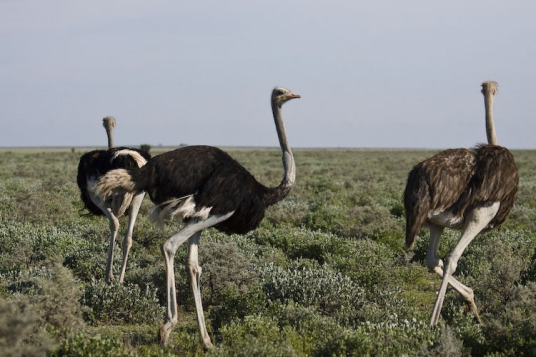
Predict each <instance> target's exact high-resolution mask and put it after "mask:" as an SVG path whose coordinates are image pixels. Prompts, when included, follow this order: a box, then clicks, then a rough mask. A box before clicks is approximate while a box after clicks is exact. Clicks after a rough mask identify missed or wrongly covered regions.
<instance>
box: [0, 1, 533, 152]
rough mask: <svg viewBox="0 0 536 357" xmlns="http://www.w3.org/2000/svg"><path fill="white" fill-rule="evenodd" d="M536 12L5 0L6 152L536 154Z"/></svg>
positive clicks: (0, 30) (455, 4)
mask: <svg viewBox="0 0 536 357" xmlns="http://www.w3.org/2000/svg"><path fill="white" fill-rule="evenodd" d="M535 19H536V1H533V0H513V1H504V0H471V1H467V0H450V1H443V2H437V1H429V0H420V1H417V0H407V1H400V0H377V1H356V0H340V1H338V0H334V1H312V0H287V1H280V0H271V1H258V0H247V1H246V0H238V1H233V0H230V1H212V0H207V1H182V0H179V1H177V0H169V1H168V0H153V1H142V0H128V1H126V0H117V1H110V0H107V1H102V0H94V1H80V0H63V1H60V0H48V1H41V0H0V125H1V126H0V146H2V147H6V146H7V147H10V146H67V147H76V146H102V147H104V146H106V144H107V141H106V134H105V131H104V129H103V127H102V118H103V117H105V116H109V115H111V116H114V117H115V118H116V119H117V127H116V129H115V144H116V145H118V146H119V145H130V146H138V145H140V144H149V145H152V146H157V145H165V146H176V145H180V144H188V145H193V144H207V145H214V146H278V141H277V135H276V131H275V128H274V123H273V119H272V112H271V109H270V93H271V90H272V88H274V87H275V86H283V87H285V88H288V89H290V90H292V91H293V92H295V93H297V94H300V95H301V96H302V98H301V99H297V100H292V101H290V102H288V103H286V104H285V105H284V107H283V116H284V119H285V125H286V129H287V134H288V137H289V142H290V144H291V146H292V147H296V148H300V147H343V148H346V147H348V148H354V147H356V148H449V147H472V146H474V145H475V144H477V143H482V142H486V133H485V126H484V100H483V96H482V94H481V92H480V89H481V83H482V82H483V81H486V80H494V81H497V82H498V83H499V93H498V94H497V97H496V100H495V107H494V115H495V125H496V129H497V137H498V141H499V144H500V145H503V146H506V147H509V148H517V149H531V148H532V149H533V148H536V140H534V133H536V100H535V98H534V93H533V92H532V89H533V88H532V86H533V85H534V84H536V21H535Z"/></svg>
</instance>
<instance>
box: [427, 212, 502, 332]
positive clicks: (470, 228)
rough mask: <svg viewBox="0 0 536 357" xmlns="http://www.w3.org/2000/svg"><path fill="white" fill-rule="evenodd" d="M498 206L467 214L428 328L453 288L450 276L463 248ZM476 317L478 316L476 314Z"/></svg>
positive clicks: (448, 259) (490, 218) (432, 323)
mask: <svg viewBox="0 0 536 357" xmlns="http://www.w3.org/2000/svg"><path fill="white" fill-rule="evenodd" d="M499 206H500V203H499V202H495V203H493V204H490V205H488V206H484V207H479V208H475V209H473V210H472V211H471V212H469V213H468V215H467V219H466V220H467V223H466V225H465V228H464V230H463V233H462V236H461V238H460V241H459V242H458V244H457V245H456V247H454V249H453V250H452V252H451V253H450V255H449V257H448V258H447V265H446V267H445V270H444V271H443V280H441V286H440V288H439V293H438V295H437V299H436V302H435V306H434V310H433V311H432V316H431V317H430V326H435V325H436V324H437V321H438V320H439V313H440V312H441V308H442V306H443V301H444V299H445V293H446V291H447V285H448V284H449V283H451V285H452V286H454V284H452V282H453V281H454V280H455V279H454V278H453V277H452V274H453V273H454V271H455V270H456V266H457V264H458V259H459V258H460V257H461V255H462V254H463V252H464V250H465V248H467V246H468V245H469V243H471V241H472V240H473V239H474V238H475V237H476V235H477V234H478V233H480V232H481V231H482V230H483V229H484V228H485V227H486V226H487V225H488V223H489V222H490V221H491V220H492V219H493V217H495V215H496V214H497V211H498V210H499ZM453 279H454V280H453ZM455 284H456V285H462V286H464V285H463V284H461V283H459V282H457V281H456V283H455ZM458 287H460V286H458ZM464 287H465V286H464ZM465 288H467V287H465ZM456 290H458V289H456ZM458 291H459V290H458ZM462 295H463V294H462ZM473 304H474V302H473ZM474 309H475V310H476V305H475V306H474ZM475 313H476V311H475ZM476 315H477V316H478V313H476Z"/></svg>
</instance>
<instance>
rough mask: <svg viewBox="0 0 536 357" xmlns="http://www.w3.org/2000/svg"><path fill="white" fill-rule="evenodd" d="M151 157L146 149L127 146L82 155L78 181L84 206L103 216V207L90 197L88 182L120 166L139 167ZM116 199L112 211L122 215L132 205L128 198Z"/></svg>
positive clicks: (94, 180) (91, 211)
mask: <svg viewBox="0 0 536 357" xmlns="http://www.w3.org/2000/svg"><path fill="white" fill-rule="evenodd" d="M150 158H151V155H150V154H149V153H147V152H146V151H144V150H139V149H132V148H126V147H118V148H112V149H109V150H93V151H90V152H87V153H85V154H84V155H82V156H81V157H80V162H79V164H78V174H77V177H76V182H77V183H78V188H79V189H80V199H81V200H82V202H83V203H84V207H85V208H86V209H87V210H88V211H89V212H90V213H92V214H94V215H97V216H103V215H104V212H103V211H102V209H100V208H99V207H97V205H95V202H93V200H92V199H91V197H90V194H89V190H90V189H91V188H90V187H88V184H89V185H92V184H94V183H95V182H96V181H97V180H98V179H99V178H100V177H101V176H103V175H104V174H106V173H107V172H108V171H111V170H114V169H119V168H129V167H139V166H141V165H143V164H144V163H145V162H147V161H148V160H149V159H150ZM130 198H131V196H130ZM114 201H115V202H113V204H112V211H113V213H114V214H115V215H116V217H120V216H122V215H123V214H124V211H125V209H126V208H127V207H128V206H129V205H130V201H129V200H127V201H128V202H125V200H124V199H121V198H120V197H115V198H114Z"/></svg>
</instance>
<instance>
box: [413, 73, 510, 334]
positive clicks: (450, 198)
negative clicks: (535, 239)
mask: <svg viewBox="0 0 536 357" xmlns="http://www.w3.org/2000/svg"><path fill="white" fill-rule="evenodd" d="M482 93H483V94H484V99H485V106H486V133H487V137H488V144H487V145H486V144H481V145H478V146H476V147H475V148H474V149H472V150H467V149H449V150H445V151H442V152H440V153H438V154H437V155H435V156H432V157H431V158H428V159H426V160H424V161H422V162H420V163H419V164H417V165H416V166H415V167H414V168H413V169H412V170H411V172H410V173H409V176H408V182H407V186H406V190H405V192H404V206H405V209H406V246H407V247H408V248H412V247H413V244H414V242H415V239H416V236H417V234H418V233H419V231H420V230H421V228H422V227H423V226H424V225H426V226H428V228H429V229H430V246H429V248H428V253H427V255H426V265H427V266H428V268H429V269H430V270H431V271H434V272H436V273H437V274H439V275H441V276H442V277H443V279H442V281H441V286H440V289H439V293H438V296H437V299H436V303H435V306H434V310H433V312H432V315H431V318H430V325H431V326H434V325H436V324H437V321H438V319H439V313H440V311H441V307H442V305H443V299H444V297H445V292H446V289H447V285H448V284H450V285H451V286H452V287H453V288H454V289H455V290H456V291H458V292H459V293H460V294H461V295H462V296H463V297H464V299H465V300H466V301H467V302H468V303H469V304H470V307H471V309H472V311H473V312H474V314H475V317H476V319H477V321H478V322H479V323H480V317H479V316H478V311H477V308H476V304H475V301H474V294H473V290H472V289H471V288H469V287H467V286H465V285H463V284H462V283H460V282H459V281H458V280H456V279H455V278H454V277H453V276H452V274H453V273H454V271H455V270H456V266H457V262H458V259H459V258H460V256H461V255H462V253H463V251H464V250H465V248H467V246H468V245H469V243H471V241H472V240H473V239H474V238H475V236H476V235H477V234H479V233H480V232H484V231H488V230H490V229H493V228H496V227H498V226H500V225H501V224H502V223H503V222H504V221H505V220H506V218H507V217H508V214H509V213H510V210H511V209H512V206H513V205H514V201H515V197H516V193H517V186H518V182H519V175H518V169H517V165H516V163H515V161H514V157H513V155H512V154H511V153H510V152H509V151H508V150H507V149H506V148H504V147H502V146H498V145H497V138H496V135H495V127H494V124H493V101H494V98H495V95H496V93H497V83H496V82H492V81H488V82H484V83H482ZM445 227H446V228H453V229H458V230H461V232H462V234H461V238H460V240H459V242H458V244H457V245H456V247H455V248H454V249H453V250H452V252H450V255H449V256H448V257H447V258H446V260H445V265H444V264H443V261H442V260H441V259H439V257H438V255H437V251H438V246H439V239H440V238H441V233H442V232H443V230H444V228H445Z"/></svg>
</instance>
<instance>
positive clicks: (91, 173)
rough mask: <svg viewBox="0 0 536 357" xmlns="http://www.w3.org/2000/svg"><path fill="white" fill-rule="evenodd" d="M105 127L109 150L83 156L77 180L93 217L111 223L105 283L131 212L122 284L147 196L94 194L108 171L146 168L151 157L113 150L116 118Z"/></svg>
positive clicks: (107, 119)
mask: <svg viewBox="0 0 536 357" xmlns="http://www.w3.org/2000/svg"><path fill="white" fill-rule="evenodd" d="M102 124H103V126H104V128H105V129H106V134H107V135H108V150H94V151H90V152H88V153H86V154H84V155H82V157H80V163H79V164H78V174H77V177H76V181H77V183H78V187H79V188H80V198H81V199H82V202H83V203H84V207H85V208H86V209H87V210H88V211H89V212H90V213H91V214H94V215H99V216H100V215H104V216H106V218H108V221H109V224H110V244H109V247H108V262H107V264H106V281H107V282H108V283H111V281H112V280H113V271H112V270H113V250H114V245H115V239H116V236H117V232H118V231H119V220H118V217H121V216H122V215H123V214H124V213H125V211H126V210H127V209H128V210H129V222H128V228H127V231H126V233H125V238H124V240H123V262H122V264H121V275H120V278H119V283H122V282H123V279H124V275H125V269H126V264H127V259H128V253H129V250H130V247H131V246H132V231H133V229H134V223H135V222H136V217H137V215H138V211H139V209H140V206H141V203H142V201H143V197H144V196H145V194H144V193H140V194H138V195H136V196H134V195H133V194H132V193H124V194H120V195H113V196H112V197H109V198H108V199H107V200H101V199H100V198H99V197H97V195H96V194H95V191H94V186H95V183H96V182H97V180H98V179H99V178H100V177H102V176H103V175H105V174H106V173H107V172H109V171H111V170H114V169H118V168H129V167H140V166H143V165H145V163H146V162H147V160H149V159H150V158H151V155H149V153H148V152H146V151H144V150H138V149H131V148H126V147H119V148H114V147H113V130H114V128H115V125H116V120H115V118H114V117H105V118H104V119H103V120H102Z"/></svg>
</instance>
